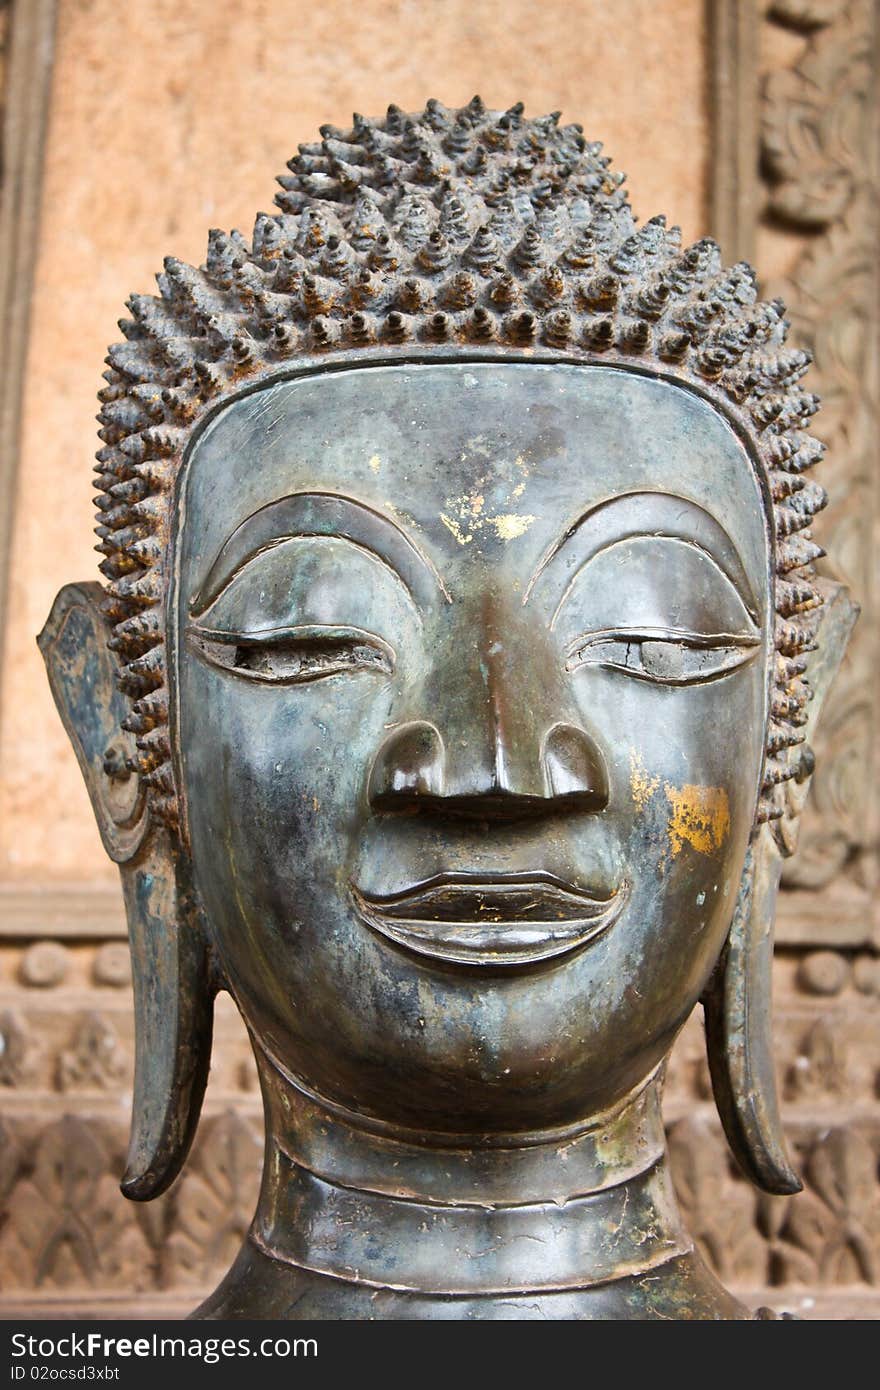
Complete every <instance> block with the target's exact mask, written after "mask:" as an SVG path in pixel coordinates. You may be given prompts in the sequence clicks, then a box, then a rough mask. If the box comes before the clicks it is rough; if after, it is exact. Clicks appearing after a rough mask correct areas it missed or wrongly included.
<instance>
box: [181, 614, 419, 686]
mask: <svg viewBox="0 0 880 1390" xmlns="http://www.w3.org/2000/svg"><path fill="white" fill-rule="evenodd" d="M190 638H191V640H192V641H193V643H194V644H195V646H196V648H197V650H198V651H199V652H200V653H201V655H202V656H203V657H204V658H205V660H206V661H208V662H210V663H211V665H212V666H219V667H221V669H224V670H227V671H232V672H234V673H235V674H237V675H241V676H246V677H249V678H250V679H251V680H257V681H272V682H275V683H276V684H283V685H297V684H302V683H304V682H306V681H316V680H322V679H324V678H325V677H327V676H338V675H343V674H346V673H349V672H354V671H361V670H368V671H375V672H379V673H381V674H384V675H391V674H392V672H393V671H394V652H393V651H392V650H391V648H390V647H389V646H388V644H387V643H386V642H383V641H382V639H381V638H380V637H376V636H375V634H374V633H371V632H364V631H363V630H362V629H360V628H345V627H325V626H318V625H315V624H308V625H304V626H301V627H292V628H279V629H278V630H276V631H274V632H271V631H270V632H262V633H260V634H259V636H253V635H244V634H240V633H227V632H222V633H221V632H214V631H212V630H211V629H206V628H193V629H191V631H190Z"/></svg>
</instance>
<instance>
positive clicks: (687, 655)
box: [565, 628, 759, 685]
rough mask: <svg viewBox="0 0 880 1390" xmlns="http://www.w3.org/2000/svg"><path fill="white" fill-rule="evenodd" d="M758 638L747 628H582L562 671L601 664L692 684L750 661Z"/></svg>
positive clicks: (644, 677)
mask: <svg viewBox="0 0 880 1390" xmlns="http://www.w3.org/2000/svg"><path fill="white" fill-rule="evenodd" d="M758 645H759V639H758V637H756V636H752V635H751V634H748V633H722V632H719V633H714V634H707V633H694V632H686V631H676V630H674V629H672V630H670V629H663V628H653V629H641V630H639V629H632V628H623V629H620V630H618V631H613V630H612V631H609V630H608V629H605V630H603V631H601V632H591V633H584V634H582V635H581V636H580V637H576V638H575V639H574V641H573V642H571V643H570V644H569V646H568V649H567V651H566V662H565V665H566V670H568V671H577V670H580V669H581V668H582V667H585V666H604V667H606V668H607V669H610V670H615V671H625V672H626V673H627V675H630V676H636V677H637V678H638V679H639V680H646V681H655V682H657V683H659V684H662V685H691V684H697V683H699V682H702V681H710V680H714V679H715V678H716V677H718V676H723V675H725V674H726V673H727V672H728V671H733V670H735V669H736V667H738V666H741V665H743V663H744V662H746V661H749V660H750V659H751V658H752V657H753V656H754V655H755V653H756V651H757V649H758Z"/></svg>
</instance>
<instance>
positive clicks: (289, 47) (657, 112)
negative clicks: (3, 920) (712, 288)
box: [0, 0, 707, 882]
mask: <svg viewBox="0 0 880 1390" xmlns="http://www.w3.org/2000/svg"><path fill="white" fill-rule="evenodd" d="M704 29H705V25H704V16H703V4H702V0H664V3H662V4H657V3H656V0H654V2H653V3H652V0H618V3H616V4H615V5H614V6H609V5H608V3H607V0H577V3H571V0H569V3H561V2H560V0H542V3H541V4H540V5H538V4H535V3H534V0H359V3H358V4H356V5H352V4H348V3H337V0H324V3H321V4H306V3H300V0H139V3H137V4H120V3H119V0H61V3H60V6H59V9H58V30H57V41H56V43H57V48H56V60H55V71H54V76H53V82H52V91H51V105H50V121H49V131H48V143H47V148H46V165H45V182H44V189H43V201H42V217H41V221H40V229H39V249H38V256H37V265H36V280H35V286H34V297H33V316H32V322H31V343H30V353H29V361H28V373H27V382H28V384H27V391H26V396H25V403H24V427H23V438H22V451H21V462H20V471H19V482H18V496H17V501H16V504H15V505H16V512H15V524H14V545H13V555H12V566H11V587H10V602H9V631H8V636H7V644H6V651H5V654H4V660H3V685H2V695H0V709H2V726H0V881H2V880H4V879H5V880H6V881H9V880H18V881H31V880H33V879H34V878H37V879H40V880H45V879H48V878H51V879H53V880H56V881H62V882H63V881H76V882H83V881H93V882H99V881H106V880H109V879H111V878H112V876H113V875H112V873H111V869H110V866H109V865H108V864H107V861H106V859H105V857H104V854H103V851H102V849H101V846H100V843H99V840H98V836H97V832H96V831H95V830H94V827H93V825H92V823H91V816H90V813H89V807H88V802H87V798H86V794H85V791H84V789H83V787H82V783H81V778H80V775H79V770H78V768H77V766H76V763H75V760H74V757H73V754H72V752H71V751H70V749H69V747H68V746H67V740H66V738H65V735H64V733H63V731H62V729H61V726H60V723H59V721H58V719H57V717H56V716H55V712H54V708H53V706H52V702H51V698H50V696H49V692H48V688H47V685H46V680H45V676H44V673H43V670H42V663H41V661H40V659H39V656H38V653H37V649H36V646H35V643H34V637H35V635H36V633H37V632H38V631H39V630H40V627H41V626H42V624H43V622H44V621H45V618H46V616H47V614H48V611H49V607H50V605H51V602H52V599H53V598H54V596H55V593H56V592H57V590H58V588H59V587H60V586H61V585H62V584H64V583H65V582H67V581H69V580H79V579H91V578H95V577H97V571H96V556H95V554H94V551H93V550H92V544H93V540H94V538H93V536H92V526H93V524H94V523H93V518H92V512H93V507H92V504H91V491H90V474H91V467H92V464H93V462H94V458H93V455H94V451H95V448H96V447H98V441H97V439H96V438H95V430H96V425H95V420H94V416H95V410H96V400H95V393H96V391H97V389H98V387H99V386H100V385H101V381H100V376H101V372H102V370H103V358H104V354H105V352H106V348H107V344H108V343H109V342H112V341H115V340H116V339H117V338H118V337H119V332H118V329H117V327H116V321H117V319H118V318H119V317H120V316H121V315H122V314H123V313H124V300H125V298H126V296H127V295H128V294H129V293H131V292H132V291H138V292H145V291H146V292H148V291H149V290H150V288H151V286H152V276H153V274H154V273H155V272H156V270H158V269H159V268H161V264H162V258H163V257H164V256H166V255H175V256H179V257H181V258H182V259H184V260H189V261H191V262H195V263H196V264H198V263H200V261H201V260H202V258H203V256H204V250H205V242H206V233H207V229H208V228H209V227H213V226H219V227H224V228H228V227H239V228H240V229H241V230H242V231H243V232H244V233H245V235H247V234H249V232H250V228H251V227H252V225H253V219H254V214H255V213H256V212H257V211H260V210H263V209H266V208H267V207H268V206H269V205H270V204H271V201H272V197H273V194H274V178H275V176H276V175H277V174H280V173H281V172H283V170H284V166H285V163H286V161H287V160H288V159H289V158H290V157H291V155H293V154H294V153H295V152H296V146H297V143H298V142H299V141H302V140H309V139H312V138H314V137H315V132H316V131H317V127H318V126H319V125H320V124H322V123H323V122H326V121H329V122H332V123H335V124H340V123H344V122H347V121H349V120H350V117H351V113H352V111H355V110H357V111H363V112H364V113H365V114H376V113H381V112H383V111H384V109H385V107H386V106H387V105H388V103H389V101H395V102H396V103H397V104H398V105H399V106H403V107H405V108H406V109H410V108H413V109H415V108H416V107H421V106H423V105H424V102H425V100H426V99H427V98H428V97H430V96H437V97H439V98H440V99H441V100H442V101H444V102H446V103H447V104H449V105H452V104H457V105H460V104H463V103H464V102H466V101H468V100H469V99H470V98H471V97H472V96H473V95H474V93H475V92H479V93H480V95H481V96H482V97H483V98H484V100H485V101H486V102H487V103H489V104H490V105H495V106H498V107H500V108H504V107H506V106H509V105H511V103H512V102H514V101H517V100H523V101H525V102H526V106H527V109H528V110H529V111H530V112H531V113H533V114H539V113H541V112H544V111H549V110H553V109H555V108H560V107H561V108H562V110H563V114H564V117H565V118H566V119H567V120H579V121H581V122H582V123H583V125H584V128H585V131H586V132H587V135H588V137H589V138H590V139H594V138H595V139H601V140H602V141H604V142H605V145H606V148H607V150H608V152H609V153H610V154H611V155H612V156H613V158H614V160H615V163H616V164H618V166H619V167H621V168H624V169H626V170H627V172H628V174H629V179H630V185H631V190H632V199H633V202H634V204H635V206H636V208H637V209H639V208H641V209H644V210H645V211H644V214H643V215H644V216H651V215H653V213H654V212H657V211H661V210H666V209H668V210H669V212H670V213H671V214H674V216H675V218H676V219H677V220H679V221H680V222H681V224H682V227H683V230H684V232H685V235H686V236H688V237H690V238H693V237H695V236H698V235H700V234H702V233H703V232H704V231H705V230H706V155H707V119H706V109H705V108H706V92H705V84H706V74H705V44H704Z"/></svg>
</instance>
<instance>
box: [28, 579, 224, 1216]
mask: <svg viewBox="0 0 880 1390" xmlns="http://www.w3.org/2000/svg"><path fill="white" fill-rule="evenodd" d="M102 597H103V590H102V588H101V586H100V585H99V584H68V585H66V586H65V587H64V588H63V589H62V590H61V592H60V593H59V594H58V597H57V598H56V600H55V603H54V604H53V606H52V612H51V613H50V614H49V618H48V620H47V622H46V626H45V627H44V628H43V631H42V632H41V633H40V636H39V639H38V641H39V645H40V651H41V652H42V654H43V658H44V660H45V662H46V670H47V672H48V676H49V684H50V685H51V688H52V694H53V696H54V697H55V703H56V705H57V706H58V711H59V713H60V715H61V718H62V720H63V722H64V727H65V728H66V730H67V732H68V735H69V736H70V740H71V743H72V744H73V747H74V750H75V752H76V756H77V759H78V761H79V764H80V768H81V769H82V773H83V777H84V778H85V782H86V786H87V788H88V792H89V796H90V797H91V801H92V806H93V808H94V812H95V818H96V820H97V822H98V829H99V830H100V833H101V838H102V840H103V842H104V847H105V849H106V850H107V853H108V854H109V855H110V857H111V859H113V860H115V862H116V863H117V864H118V865H119V872H120V876H121V878H122V889H123V894H124V897H125V906H126V913H127V917H128V932H129V943H130V946H131V956H132V968H133V976H134V997H135V1078H134V1096H133V1105H132V1122H131V1140H130V1145H129V1154H128V1163H127V1167H126V1172H125V1176H124V1178H123V1181H122V1190H123V1192H124V1193H125V1195H126V1196H127V1197H132V1198H135V1199H136V1200H138V1201H143V1200H146V1199H147V1198H150V1197H156V1196H158V1194H159V1193H160V1192H163V1191H164V1190H165V1188H166V1187H168V1185H169V1183H171V1182H172V1181H173V1180H174V1178H175V1177H176V1176H177V1174H178V1173H179V1171H180V1169H181V1166H182V1164H183V1162H184V1160H185V1158H186V1155H187V1153H188V1151H189V1147H190V1144H191V1143H192V1138H193V1135H194V1134H195V1130H196V1125H197V1123H198V1118H199V1111H200V1109H201V1103H202V1096H203V1094H204V1090H205V1082H206V1080H207V1076H208V1066H209V1062H210V1056H211V1025H212V1015H213V997H214V988H213V985H212V982H211V972H210V967H209V958H208V951H207V946H206V943H205V936H204V932H203V929H202V925H201V921H200V914H199V912H198V908H197V906H196V904H195V900H194V897H193V894H192V891H191V887H190V866H189V861H188V859H187V857H186V856H185V854H183V853H182V851H181V850H180V849H179V848H178V846H177V845H176V843H175V842H174V841H173V839H172V834H171V831H169V830H168V828H167V827H165V826H163V825H156V824H153V823H151V820H150V816H149V813H148V808H147V801H146V797H145V795H144V791H143V787H142V786H141V785H140V777H139V775H138V772H137V770H136V767H137V765H136V752H137V750H136V747H135V742H134V738H133V736H132V735H131V734H130V733H126V732H125V730H124V729H123V728H122V721H123V720H124V719H125V718H126V716H127V714H128V713H129V701H128V700H127V699H126V698H125V696H124V695H123V694H122V693H121V691H120V689H119V687H118V684H117V677H118V671H119V667H118V662H117V660H116V657H115V656H114V654H113V652H111V651H110V650H109V649H108V647H107V625H106V622H105V620H104V617H103V614H102V612H101V610H100V607H99V604H100V601H101V599H102Z"/></svg>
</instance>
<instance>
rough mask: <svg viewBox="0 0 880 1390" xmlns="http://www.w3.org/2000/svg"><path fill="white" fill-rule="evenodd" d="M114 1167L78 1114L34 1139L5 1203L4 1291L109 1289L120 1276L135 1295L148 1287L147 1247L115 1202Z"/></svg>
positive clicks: (0, 1249)
mask: <svg viewBox="0 0 880 1390" xmlns="http://www.w3.org/2000/svg"><path fill="white" fill-rule="evenodd" d="M115 1158H116V1155H114V1159H115ZM111 1163H112V1166H113V1167H115V1162H113V1161H112V1160H111V1153H110V1150H109V1149H108V1146H107V1144H106V1142H105V1141H104V1139H103V1137H102V1136H101V1134H100V1133H99V1131H98V1129H97V1127H95V1126H93V1125H89V1124H87V1123H85V1122H83V1121H82V1120H79V1119H77V1118H76V1117H75V1116H72V1115H65V1116H63V1117H62V1118H61V1119H60V1120H58V1121H56V1122H55V1123H53V1124H51V1125H49V1126H48V1127H47V1128H46V1129H44V1130H43V1131H42V1132H41V1133H39V1135H38V1137H37V1140H36V1143H35V1147H34V1150H33V1152H32V1155H31V1157H30V1162H29V1163H27V1165H26V1166H25V1167H24V1171H23V1172H22V1173H21V1175H20V1176H19V1177H18V1180H17V1181H16V1182H14V1185H13V1186H12V1187H11V1189H10V1191H9V1193H8V1196H7V1199H6V1202H5V1203H4V1206H5V1210H6V1212H7V1219H6V1223H5V1225H4V1226H3V1228H2V1230H0V1267H2V1268H3V1270H4V1272H5V1279H4V1282H5V1286H6V1288H13V1289H58V1290H68V1289H73V1288H77V1287H82V1286H85V1287H87V1288H95V1287H103V1288H112V1287H113V1286H114V1285H115V1284H116V1283H117V1281H118V1280H119V1279H120V1278H124V1280H125V1284H126V1286H127V1287H130V1288H132V1289H133V1290H135V1291H137V1290H139V1289H144V1288H148V1287H150V1286H151V1284H152V1283H153V1282H154V1280H153V1274H152V1261H151V1255H150V1250H149V1246H148V1244H147V1242H146V1240H145V1239H144V1237H143V1235H142V1234H141V1233H140V1230H139V1228H138V1225H137V1221H136V1218H135V1215H134V1213H133V1212H132V1211H131V1210H130V1209H127V1205H128V1204H127V1203H125V1202H124V1201H123V1200H122V1199H121V1198H120V1195H119V1189H118V1183H117V1180H116V1177H115V1174H114V1176H111Z"/></svg>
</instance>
